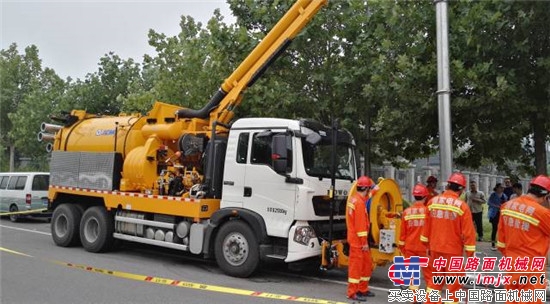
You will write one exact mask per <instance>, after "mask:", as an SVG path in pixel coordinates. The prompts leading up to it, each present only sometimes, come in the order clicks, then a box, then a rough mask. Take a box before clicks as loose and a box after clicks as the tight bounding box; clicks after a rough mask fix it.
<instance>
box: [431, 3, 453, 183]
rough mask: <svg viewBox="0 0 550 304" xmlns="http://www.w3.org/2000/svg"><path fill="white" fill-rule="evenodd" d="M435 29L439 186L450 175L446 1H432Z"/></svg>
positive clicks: (451, 160)
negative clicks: (433, 4)
mask: <svg viewBox="0 0 550 304" xmlns="http://www.w3.org/2000/svg"><path fill="white" fill-rule="evenodd" d="M434 3H435V11H436V29H437V106H438V112H439V115H438V117H439V159H440V165H441V171H440V174H441V176H440V179H439V180H440V181H441V186H444V184H443V183H444V182H443V181H446V180H447V178H448V177H449V176H450V175H451V173H452V168H453V158H452V155H453V151H452V145H451V134H452V133H451V100H450V95H451V88H450V86H451V85H450V81H449V37H448V23H447V0H434Z"/></svg>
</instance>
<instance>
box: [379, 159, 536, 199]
mask: <svg viewBox="0 0 550 304" xmlns="http://www.w3.org/2000/svg"><path fill="white" fill-rule="evenodd" d="M461 172H462V174H464V176H465V177H466V185H468V184H469V183H470V180H474V181H476V182H477V185H478V190H480V191H482V192H483V193H485V195H486V197H489V195H490V194H491V193H492V192H493V188H494V187H495V185H496V184H497V183H504V179H505V178H506V177H507V176H504V175H496V174H488V173H481V172H475V171H461ZM430 175H433V176H435V177H437V179H438V190H439V191H440V192H441V191H443V190H444V187H445V184H446V182H445V180H444V179H442V178H441V177H438V175H439V168H437V167H426V166H425V167H421V168H416V166H415V165H410V166H409V167H408V168H405V169H398V168H395V167H393V166H391V165H389V164H388V165H384V166H380V167H373V168H372V178H373V179H374V181H376V180H377V179H378V178H379V177H383V178H393V179H394V180H395V181H396V182H397V183H398V184H399V188H400V189H401V195H402V196H403V199H405V200H407V201H409V202H412V201H413V200H414V198H413V197H412V189H413V187H414V185H416V184H417V183H424V184H425V183H426V179H427V178H428V176H430ZM529 181H530V180H529V179H527V178H523V179H521V180H520V181H519V183H520V184H522V186H523V189H527V186H528V185H529Z"/></svg>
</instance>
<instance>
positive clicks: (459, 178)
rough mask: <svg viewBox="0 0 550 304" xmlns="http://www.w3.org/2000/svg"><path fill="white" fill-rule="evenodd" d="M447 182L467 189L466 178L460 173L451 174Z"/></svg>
mask: <svg viewBox="0 0 550 304" xmlns="http://www.w3.org/2000/svg"><path fill="white" fill-rule="evenodd" d="M447 182H448V183H454V184H457V185H459V186H462V188H466V178H465V177H464V175H463V174H462V173H460V172H455V173H453V174H451V176H450V177H449V179H448V180H447Z"/></svg>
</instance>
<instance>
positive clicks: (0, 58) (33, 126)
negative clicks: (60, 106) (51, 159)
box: [0, 43, 63, 171]
mask: <svg viewBox="0 0 550 304" xmlns="http://www.w3.org/2000/svg"><path fill="white" fill-rule="evenodd" d="M0 83H1V85H0V86H1V94H0V107H1V111H0V112H1V117H0V118H1V119H0V121H1V128H2V130H1V132H0V145H1V147H2V153H0V154H1V161H2V162H1V168H2V170H6V169H7V170H10V171H13V170H15V163H16V159H17V156H19V155H22V154H26V155H28V156H40V155H44V154H45V152H43V149H38V143H37V140H36V134H37V132H38V131H39V129H40V123H41V121H43V120H44V119H45V117H46V115H47V114H49V113H47V110H48V108H47V106H48V105H49V103H52V102H54V100H53V99H49V97H52V98H55V97H54V96H58V95H59V94H60V93H62V90H63V81H62V80H61V79H60V78H59V77H58V76H57V75H56V74H55V72H54V71H53V70H50V69H45V70H43V69H42V62H41V59H40V58H39V55H38V48H37V47H36V46H34V45H31V46H28V47H26V48H25V52H24V54H19V52H18V50H17V45H16V44H15V43H14V44H12V45H10V47H9V48H8V49H6V50H2V51H0ZM6 148H7V149H8V150H7V151H4V149H6ZM6 160H7V161H6Z"/></svg>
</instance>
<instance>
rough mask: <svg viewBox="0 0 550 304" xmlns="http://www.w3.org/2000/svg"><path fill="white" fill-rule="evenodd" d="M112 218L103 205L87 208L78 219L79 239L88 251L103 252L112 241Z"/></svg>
mask: <svg viewBox="0 0 550 304" xmlns="http://www.w3.org/2000/svg"><path fill="white" fill-rule="evenodd" d="M113 233H114V219H113V217H112V216H110V215H109V213H108V212H107V210H106V209H105V208H104V207H100V206H95V207H90V208H88V209H87V210H86V211H85V212H84V215H82V220H81V221H80V241H81V242H82V247H84V249H86V251H89V252H104V251H108V250H110V249H111V248H112V246H113V243H114V238H113Z"/></svg>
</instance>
